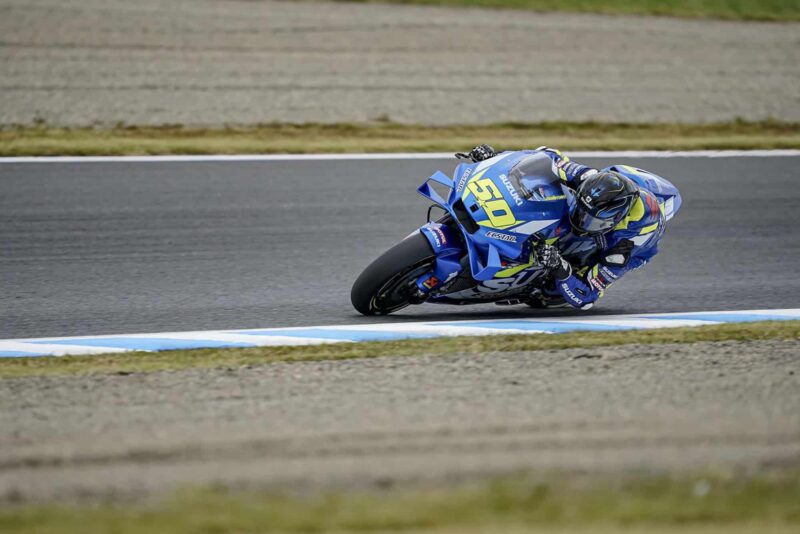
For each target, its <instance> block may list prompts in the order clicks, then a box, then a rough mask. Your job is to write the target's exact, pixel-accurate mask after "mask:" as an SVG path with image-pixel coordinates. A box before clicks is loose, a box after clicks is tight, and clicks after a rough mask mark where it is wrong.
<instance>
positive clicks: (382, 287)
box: [350, 233, 436, 315]
mask: <svg viewBox="0 0 800 534" xmlns="http://www.w3.org/2000/svg"><path fill="white" fill-rule="evenodd" d="M435 260H436V255H435V254H434V253H433V249H432V248H431V245H430V243H428V239H427V238H426V237H425V236H424V235H422V234H421V233H416V234H414V235H412V236H410V237H408V238H406V239H404V240H403V241H401V242H400V243H398V244H396V245H395V246H393V247H392V248H390V249H389V250H387V251H386V252H384V253H383V254H381V255H380V256H379V257H378V258H377V259H376V260H375V261H373V262H372V263H371V264H370V265H369V266H368V267H367V268H366V269H364V272H362V273H361V276H359V277H358V279H356V281H355V283H354V284H353V289H352V290H351V291H350V302H352V303H353V306H354V307H355V309H356V310H358V311H359V312H361V313H362V314H364V315H386V314H389V313H392V312H395V311H397V310H400V309H402V308H405V307H406V306H408V305H410V304H417V303H419V302H420V301H419V300H418V297H417V287H416V284H415V283H414V282H415V281H416V279H417V278H419V277H420V276H421V275H422V274H423V273H425V272H426V271H429V270H430V269H431V267H432V266H433V262H434V261H435Z"/></svg>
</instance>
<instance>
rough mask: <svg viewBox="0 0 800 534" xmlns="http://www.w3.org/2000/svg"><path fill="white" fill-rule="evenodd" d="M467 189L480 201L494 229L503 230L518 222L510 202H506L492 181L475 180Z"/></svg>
mask: <svg viewBox="0 0 800 534" xmlns="http://www.w3.org/2000/svg"><path fill="white" fill-rule="evenodd" d="M467 188H468V189H469V191H470V193H472V194H473V195H475V198H476V199H478V202H479V203H480V205H481V206H482V207H483V209H484V211H485V212H486V215H488V216H489V222H490V223H491V225H492V227H493V228H498V229H503V228H507V227H509V226H511V225H513V224H514V223H515V222H517V219H516V218H515V217H514V213H512V211H511V207H510V206H509V205H508V202H506V201H505V199H504V198H503V194H502V193H500V190H499V189H498V188H497V186H496V185H495V184H494V182H493V181H492V180H491V179H489V178H482V179H480V180H473V181H471V182H470V183H469V184H468V185H467Z"/></svg>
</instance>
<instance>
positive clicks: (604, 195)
mask: <svg viewBox="0 0 800 534" xmlns="http://www.w3.org/2000/svg"><path fill="white" fill-rule="evenodd" d="M638 197H639V188H638V187H637V186H636V184H635V183H634V182H633V181H632V180H630V179H629V178H626V177H625V176H623V175H621V174H619V173H618V172H613V171H600V172H597V173H595V174H593V175H592V176H590V177H588V178H586V179H585V180H584V181H583V182H581V185H580V186H579V187H578V190H577V191H575V203H574V205H572V206H570V207H571V209H570V214H569V222H570V223H571V224H572V228H573V229H574V230H575V233H577V234H578V235H594V234H604V233H606V232H608V231H610V230H612V229H613V228H614V227H615V226H616V225H617V224H619V222H620V221H622V219H624V218H625V217H626V216H627V215H628V213H629V212H630V211H631V208H632V207H633V204H634V203H635V202H636V199H637V198H638Z"/></svg>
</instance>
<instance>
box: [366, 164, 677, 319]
mask: <svg viewBox="0 0 800 534" xmlns="http://www.w3.org/2000/svg"><path fill="white" fill-rule="evenodd" d="M610 169H611V170H615V171H617V172H620V173H622V174H625V175H627V176H629V177H630V178H632V179H634V180H635V181H637V182H640V183H642V182H643V181H647V182H650V183H655V184H658V188H659V190H663V189H665V188H667V189H669V188H671V189H674V186H672V184H670V183H669V182H668V181H666V180H664V179H663V178H661V177H659V176H656V175H654V174H651V173H649V172H647V171H643V170H641V169H636V168H633V167H628V166H624V165H623V166H615V167H611V168H610ZM418 191H419V193H420V194H422V195H423V196H424V197H426V198H427V199H429V200H430V201H431V202H433V206H431V208H434V207H438V208H440V209H441V210H443V211H444V215H443V216H442V217H440V218H439V219H438V220H436V221H435V222H431V220H430V219H431V210H430V209H429V210H428V221H429V222H428V223H427V224H425V225H424V226H422V227H421V228H420V229H419V230H417V231H414V232H413V233H412V234H410V235H409V236H408V237H406V238H405V239H404V240H403V241H401V242H400V243H398V244H397V245H395V246H394V247H392V248H391V249H389V250H388V251H386V252H385V253H383V254H382V255H381V256H380V257H378V258H377V259H376V260H375V261H374V262H372V263H371V264H370V265H369V266H368V267H367V268H366V269H365V270H364V272H363V273H361V275H360V276H359V277H358V279H357V280H356V281H355V283H354V284H353V288H352V291H351V294H350V298H351V301H352V303H353V306H354V307H355V308H356V309H357V310H358V311H359V312H361V313H363V314H364V315H384V314H389V313H392V312H395V311H397V310H400V309H402V308H405V307H406V306H408V305H410V304H421V303H423V302H432V303H440V304H476V303H487V302H494V303H497V304H528V305H530V306H533V307H547V306H548V300H547V299H546V298H544V296H543V293H542V289H543V288H544V287H545V286H546V285H547V284H548V282H550V278H551V277H550V276H549V274H550V273H549V271H548V270H547V269H546V268H544V267H543V266H541V265H540V264H539V263H538V261H537V248H538V246H539V245H541V244H543V243H548V244H552V243H554V242H556V241H559V248H562V254H563V256H564V257H565V258H566V259H567V260H568V261H570V262H571V263H573V264H580V265H586V264H588V260H589V258H590V257H591V255H592V254H594V253H596V252H598V247H599V246H600V244H599V243H595V242H594V241H593V240H592V239H591V238H579V237H577V236H574V235H572V234H571V233H570V225H569V222H568V213H569V206H570V203H574V198H573V193H572V190H571V189H570V188H568V187H566V185H563V184H562V181H561V180H560V178H559V176H558V174H557V169H554V168H553V163H552V160H551V159H550V158H549V157H548V156H547V155H546V154H545V153H542V152H538V151H516V152H503V153H501V154H498V155H497V156H495V157H493V158H490V159H487V160H485V161H482V162H480V163H467V162H462V163H461V164H459V165H458V167H457V168H456V170H455V172H454V174H453V178H452V179H451V178H449V177H448V176H447V175H445V174H444V173H442V172H438V171H437V172H436V173H434V174H433V175H432V176H431V177H430V178H428V179H427V180H426V181H425V182H424V183H423V184H422V185H421V186H420V187H419V188H418ZM675 192H676V193H677V190H675ZM677 198H678V199H679V198H680V197H677ZM677 208H678V206H670V207H669V209H670V211H672V210H674V211H677ZM573 241H574V242H573ZM564 243H570V244H569V247H568V249H567V250H564V249H563V247H562V244H564ZM555 303H556V302H553V304H555Z"/></svg>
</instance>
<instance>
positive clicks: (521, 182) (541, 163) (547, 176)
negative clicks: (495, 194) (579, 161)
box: [508, 152, 558, 200]
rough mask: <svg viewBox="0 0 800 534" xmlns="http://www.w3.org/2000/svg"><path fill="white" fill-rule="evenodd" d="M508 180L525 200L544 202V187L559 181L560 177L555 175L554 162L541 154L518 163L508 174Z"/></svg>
mask: <svg viewBox="0 0 800 534" xmlns="http://www.w3.org/2000/svg"><path fill="white" fill-rule="evenodd" d="M508 179H509V180H511V183H512V184H514V185H515V186H516V187H517V189H518V190H519V192H520V194H521V195H522V196H523V197H524V198H525V199H527V200H543V195H544V191H543V190H542V189H541V188H542V186H544V185H546V184H549V183H550V182H553V181H556V180H558V177H556V176H555V175H553V171H552V160H551V159H550V158H549V157H548V156H547V155H546V154H542V153H541V152H540V153H537V154H531V155H530V156H528V157H527V158H525V159H523V160H522V161H520V162H519V163H517V164H516V165H515V166H514V168H513V169H511V172H509V173H508Z"/></svg>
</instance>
